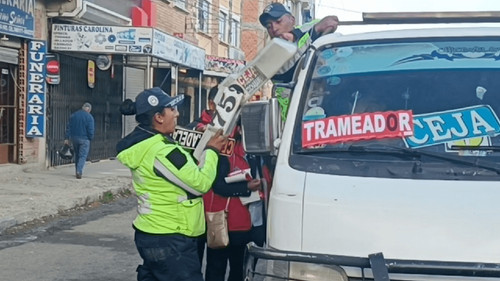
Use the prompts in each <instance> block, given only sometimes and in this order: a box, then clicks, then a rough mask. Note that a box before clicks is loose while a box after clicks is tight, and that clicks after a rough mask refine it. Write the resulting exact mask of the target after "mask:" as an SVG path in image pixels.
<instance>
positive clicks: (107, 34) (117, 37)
mask: <svg viewBox="0 0 500 281" xmlns="http://www.w3.org/2000/svg"><path fill="white" fill-rule="evenodd" d="M152 32H153V30H152V29H151V28H148V27H130V26H97V25H76V24H54V25H52V45H51V47H52V50H53V51H77V52H90V53H102V54H113V53H119V54H150V53H151V49H152V47H151V43H152V36H153V35H152Z"/></svg>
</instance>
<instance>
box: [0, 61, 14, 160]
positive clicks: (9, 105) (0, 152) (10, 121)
mask: <svg viewBox="0 0 500 281" xmlns="http://www.w3.org/2000/svg"><path fill="white" fill-rule="evenodd" d="M15 74H16V67H15V66H14V65H11V64H6V63H2V62H0V164H5V163H15V162H16V161H17V159H16V158H17V157H16V153H15V151H16V148H17V137H16V124H17V119H16V118H17V115H16V112H17V102H16V98H15V92H16V91H15V83H14V81H15V80H14V77H15Z"/></svg>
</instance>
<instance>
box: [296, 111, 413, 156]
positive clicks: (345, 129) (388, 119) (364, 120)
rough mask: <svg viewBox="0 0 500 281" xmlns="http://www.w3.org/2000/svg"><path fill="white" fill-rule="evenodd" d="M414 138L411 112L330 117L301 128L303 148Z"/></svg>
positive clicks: (309, 122) (303, 125) (306, 123)
mask: <svg viewBox="0 0 500 281" xmlns="http://www.w3.org/2000/svg"><path fill="white" fill-rule="evenodd" d="M412 135H413V113H412V111H411V110H399V111H386V112H373V113H371V112H370V113H363V114H353V115H341V116H332V117H329V118H324V119H318V120H312V121H307V122H304V123H303V124H302V147H309V146H314V145H319V144H334V143H340V142H346V141H359V140H367V139H381V138H398V137H408V136H412Z"/></svg>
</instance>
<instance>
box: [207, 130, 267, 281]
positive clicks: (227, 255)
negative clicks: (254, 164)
mask: <svg viewBox="0 0 500 281" xmlns="http://www.w3.org/2000/svg"><path fill="white" fill-rule="evenodd" d="M232 137H234V138H235V139H236V145H235V149H234V152H233V154H232V155H231V156H229V157H221V158H220V162H219V169H218V176H217V179H216V181H215V183H214V184H213V186H212V189H211V190H210V191H209V192H208V193H206V194H205V195H204V196H203V201H204V205H205V211H206V212H216V211H220V210H223V209H224V208H226V206H227V208H228V219H227V221H228V228H229V245H228V246H227V247H226V248H223V249H211V248H209V247H207V265H206V271H205V281H224V277H225V274H226V267H227V263H228V261H229V267H230V270H229V278H228V281H241V280H242V278H243V259H244V253H245V246H246V244H247V243H248V242H250V241H252V236H251V232H250V230H251V229H252V220H251V216H250V212H249V210H248V205H243V204H242V201H241V200H240V197H249V196H250V195H251V193H252V191H257V190H259V191H260V190H261V189H262V184H261V181H260V180H259V179H248V180H247V181H240V182H234V183H229V184H228V183H226V181H225V177H226V175H228V174H229V173H230V172H233V171H237V170H246V169H250V166H249V164H248V162H247V160H246V157H245V156H246V155H245V151H244V150H243V144H242V142H241V134H240V127H239V126H237V127H236V128H235V131H234V132H233V136H232Z"/></svg>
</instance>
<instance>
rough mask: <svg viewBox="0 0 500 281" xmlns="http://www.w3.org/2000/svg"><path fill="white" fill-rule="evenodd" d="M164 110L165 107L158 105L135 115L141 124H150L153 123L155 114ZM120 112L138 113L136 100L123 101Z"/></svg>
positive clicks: (125, 113) (124, 113)
mask: <svg viewBox="0 0 500 281" xmlns="http://www.w3.org/2000/svg"><path fill="white" fill-rule="evenodd" d="M162 110H163V107H156V108H153V109H151V110H150V111H147V112H144V113H142V114H140V115H136V116H135V121H137V123H139V124H141V125H146V126H150V125H151V124H153V116H154V115H155V114H156V113H158V112H161V111H162ZM120 113H121V114H123V115H134V114H136V113H137V110H136V107H135V102H134V101H132V100H131V99H126V100H124V101H123V102H122V104H121V105H120Z"/></svg>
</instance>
